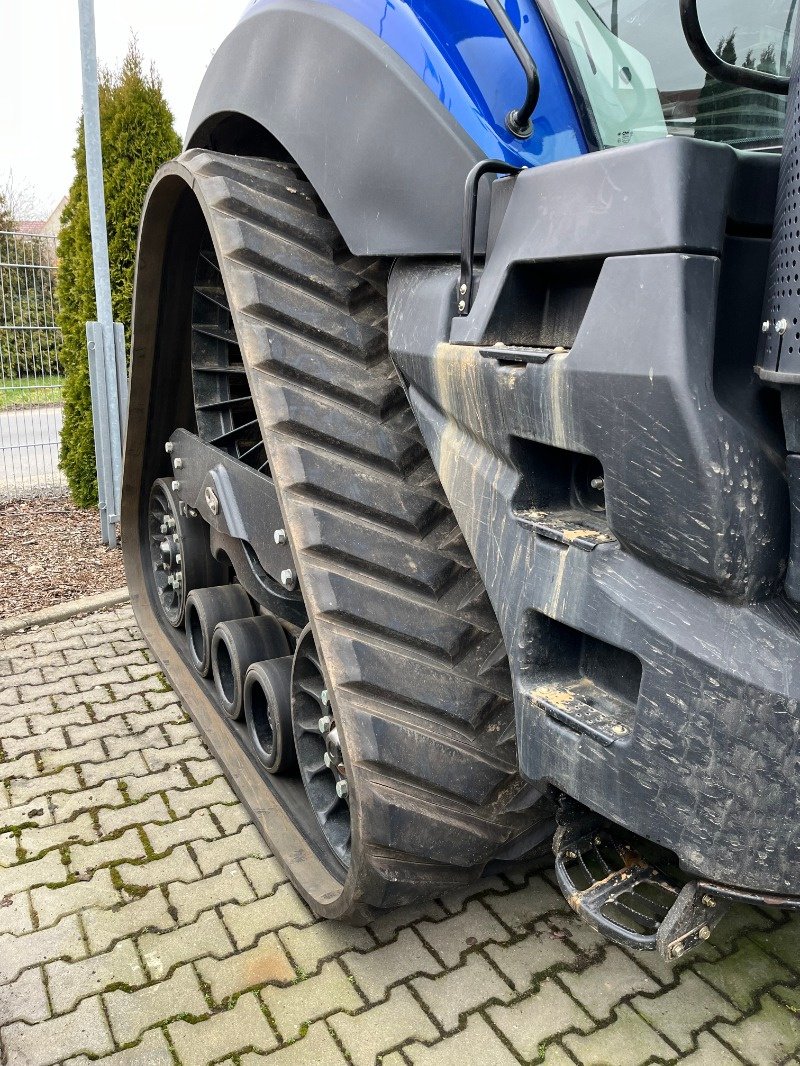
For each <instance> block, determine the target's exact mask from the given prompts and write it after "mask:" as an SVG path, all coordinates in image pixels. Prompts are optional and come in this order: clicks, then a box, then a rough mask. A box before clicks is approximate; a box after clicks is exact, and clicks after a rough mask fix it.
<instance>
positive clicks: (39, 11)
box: [0, 0, 245, 215]
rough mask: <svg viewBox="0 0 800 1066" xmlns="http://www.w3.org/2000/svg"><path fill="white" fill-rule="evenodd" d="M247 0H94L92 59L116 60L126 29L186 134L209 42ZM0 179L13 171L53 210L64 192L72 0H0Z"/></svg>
mask: <svg viewBox="0 0 800 1066" xmlns="http://www.w3.org/2000/svg"><path fill="white" fill-rule="evenodd" d="M244 8H245V0H133V2H126V0H95V19H96V28H97V56H98V61H99V62H100V63H101V64H104V65H106V66H118V65H119V63H120V61H121V60H122V58H123V56H124V55H125V51H126V49H127V46H128V41H129V39H130V35H131V33H135V34H136V36H137V37H138V40H139V48H140V50H141V52H142V55H143V56H144V58H145V62H146V63H149V62H150V61H151V60H152V61H153V62H154V63H155V65H156V68H157V70H158V72H159V73H160V75H161V77H162V79H163V82H164V93H165V95H166V98H167V101H168V103H169V105H170V107H171V108H172V112H173V115H174V116H175V128H176V129H177V131H178V133H179V134H180V135H181V137H183V135H184V134H185V132H186V126H187V123H188V121H189V114H190V112H191V109H192V103H193V102H194V97H195V95H196V93H197V89H198V86H199V85H200V81H201V80H202V77H203V74H204V72H205V70H206V67H207V66H208V63H209V61H210V60H211V56H212V55H213V52H214V50H215V48H217V47H218V45H219V43H220V42H221V41H222V39H223V38H224V37H225V36H226V34H227V33H228V32H229V31H230V29H231V28H232V27H233V26H234V25H235V23H236V22H237V20H238V18H239V16H240V14H241V13H242V11H243V10H244ZM0 42H2V43H1V45H0V56H1V57H2V58H0V187H2V186H4V185H5V183H6V180H7V179H8V175H9V172H12V173H13V179H14V185H15V187H16V188H21V189H24V188H27V187H30V188H31V189H32V191H33V192H34V193H35V194H36V197H37V199H38V201H39V207H40V213H42V214H43V215H47V214H49V212H50V210H52V208H53V207H54V206H55V205H56V204H57V203H58V201H59V200H60V199H61V197H62V196H63V195H64V194H65V193H66V192H67V191H68V189H69V185H70V182H71V181H72V176H73V164H72V150H73V148H74V146H75V134H76V126H77V122H78V119H79V117H80V113H81V68H80V48H79V38H78V2H77V0H0Z"/></svg>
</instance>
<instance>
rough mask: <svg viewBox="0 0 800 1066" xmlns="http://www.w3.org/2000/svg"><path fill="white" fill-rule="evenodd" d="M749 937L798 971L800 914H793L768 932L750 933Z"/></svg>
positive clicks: (799, 960) (799, 964) (799, 958)
mask: <svg viewBox="0 0 800 1066" xmlns="http://www.w3.org/2000/svg"><path fill="white" fill-rule="evenodd" d="M750 938H751V940H754V941H755V942H756V944H758V945H759V947H760V948H762V949H763V950H764V951H766V952H768V953H769V954H770V955H775V956H776V957H777V958H779V959H780V960H781V962H783V963H784V964H785V965H786V966H790V967H791V968H792V969H793V970H794V971H795V972H796V973H800V915H796V914H795V915H793V916H792V917H791V919H790V920H789V921H787V922H785V923H784V924H783V925H781V926H779V927H778V928H777V929H771V930H770V931H769V932H755V933H751V934H750Z"/></svg>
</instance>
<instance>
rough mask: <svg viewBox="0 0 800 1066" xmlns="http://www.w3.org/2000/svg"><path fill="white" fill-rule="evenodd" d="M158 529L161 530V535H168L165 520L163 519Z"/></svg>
mask: <svg viewBox="0 0 800 1066" xmlns="http://www.w3.org/2000/svg"><path fill="white" fill-rule="evenodd" d="M158 528H159V529H160V530H161V532H162V533H169V526H168V525H167V520H166V518H165V519H164V521H163V522H162V523H161V525H160V526H159V527H158Z"/></svg>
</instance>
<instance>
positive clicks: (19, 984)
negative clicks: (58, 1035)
mask: <svg viewBox="0 0 800 1066" xmlns="http://www.w3.org/2000/svg"><path fill="white" fill-rule="evenodd" d="M49 1017H50V1007H49V1006H48V1003H47V992H46V991H45V987H44V978H43V976H42V971H41V969H40V967H38V966H34V967H31V969H29V970H24V971H23V972H22V973H21V974H20V975H19V977H18V978H17V979H16V980H15V981H11V982H9V983H8V984H2V985H0V1028H1V1027H2V1026H4V1025H7V1024H8V1023H9V1022H28V1023H30V1024H31V1025H35V1024H36V1022H41V1021H43V1020H44V1019H45V1018H49ZM11 1066H13V1064H11Z"/></svg>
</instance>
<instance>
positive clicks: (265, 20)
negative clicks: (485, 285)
mask: <svg viewBox="0 0 800 1066" xmlns="http://www.w3.org/2000/svg"><path fill="white" fill-rule="evenodd" d="M232 116H239V117H243V118H244V119H247V120H249V121H250V122H253V123H256V124H257V125H258V126H260V127H261V128H262V129H263V130H266V131H267V133H268V134H270V135H271V137H272V138H274V140H275V141H276V142H278V144H279V145H280V146H282V148H283V149H284V150H285V151H286V152H287V153H288V154H289V155H290V156H291V157H292V158H293V159H294V160H295V161H296V162H297V163H299V165H300V166H301V167H302V169H303V170H304V172H305V173H306V175H307V177H308V179H309V181H310V182H311V184H312V185H313V186H314V188H315V189H316V191H317V193H318V194H319V196H320V198H321V199H322V202H323V203H324V204H325V207H326V208H327V210H328V211H329V212H330V215H331V217H332V218H333V220H334V222H335V223H336V225H337V227H338V229H339V231H340V232H341V234H342V235H343V237H344V239H345V241H346V242H347V245H348V247H349V248H350V250H351V251H352V252H353V253H354V254H356V255H387V256H399V255H442V254H454V253H457V252H458V250H459V248H460V240H461V214H462V205H463V190H464V181H465V179H466V176H467V173H468V172H469V170H470V168H471V167H472V166H473V165H474V164H475V163H476V162H477V161H478V160H479V159H481V158H483V152H482V151H481V150H480V149H479V148H478V146H477V145H476V144H475V143H474V142H473V141H472V140H471V138H470V137H468V136H467V134H466V133H465V132H464V130H463V129H462V128H461V127H460V126H459V125H458V123H457V122H456V121H455V119H454V118H453V117H452V116H451V114H450V112H449V111H448V110H447V109H446V108H445V107H444V105H443V104H441V103H440V102H439V100H438V99H437V98H436V97H435V96H434V94H433V93H432V92H431V91H430V89H428V88H427V87H426V86H425V84H424V83H423V82H422V81H421V80H420V78H419V77H418V76H417V74H416V73H415V72H414V71H413V70H412V69H411V68H410V67H409V66H408V65H407V64H406V63H405V62H404V61H403V60H402V59H400V57H399V56H398V55H397V54H396V53H395V52H394V51H393V50H392V49H391V48H390V47H389V46H388V45H387V44H386V43H385V42H384V41H382V40H381V39H380V38H379V37H378V36H376V35H375V34H374V33H372V31H371V30H369V29H367V28H366V27H365V26H363V25H362V24H361V23H360V22H358V21H357V20H356V19H354V18H352V17H351V16H349V15H345V14H343V13H342V12H341V11H338V10H335V9H334V8H331V7H327V6H326V5H324V4H320V3H316V2H314V0H277V2H276V3H274V4H271V5H270V6H269V7H267V8H266V9H263V10H260V11H257V12H255V13H254V14H252V15H249V16H248V17H247V18H245V19H244V20H243V21H242V22H240V23H239V25H238V26H236V28H235V29H234V30H233V31H232V33H230V34H229V36H228V37H227V38H226V39H225V41H223V43H222V44H221V45H220V47H219V49H218V50H217V52H216V53H215V55H214V58H213V59H212V61H211V64H210V66H209V68H208V70H207V72H206V75H205V77H204V79H203V82H202V84H201V86H200V90H199V93H198V96H197V100H196V101H195V105H194V109H193V111H192V115H191V118H190V121H189V130H188V133H187V138H186V147H187V148H214V149H216V150H217V151H228V152H234V153H235V152H236V151H237V147H236V145H235V144H229V143H228V144H226V143H225V141H224V136H223V137H221V136H220V133H222V131H224V129H225V123H226V121H227V120H229V119H230V118H231V117H232ZM249 154H264V153H263V150H262V151H261V152H251V153H249ZM487 200H488V197H487ZM479 237H480V234H479Z"/></svg>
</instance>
